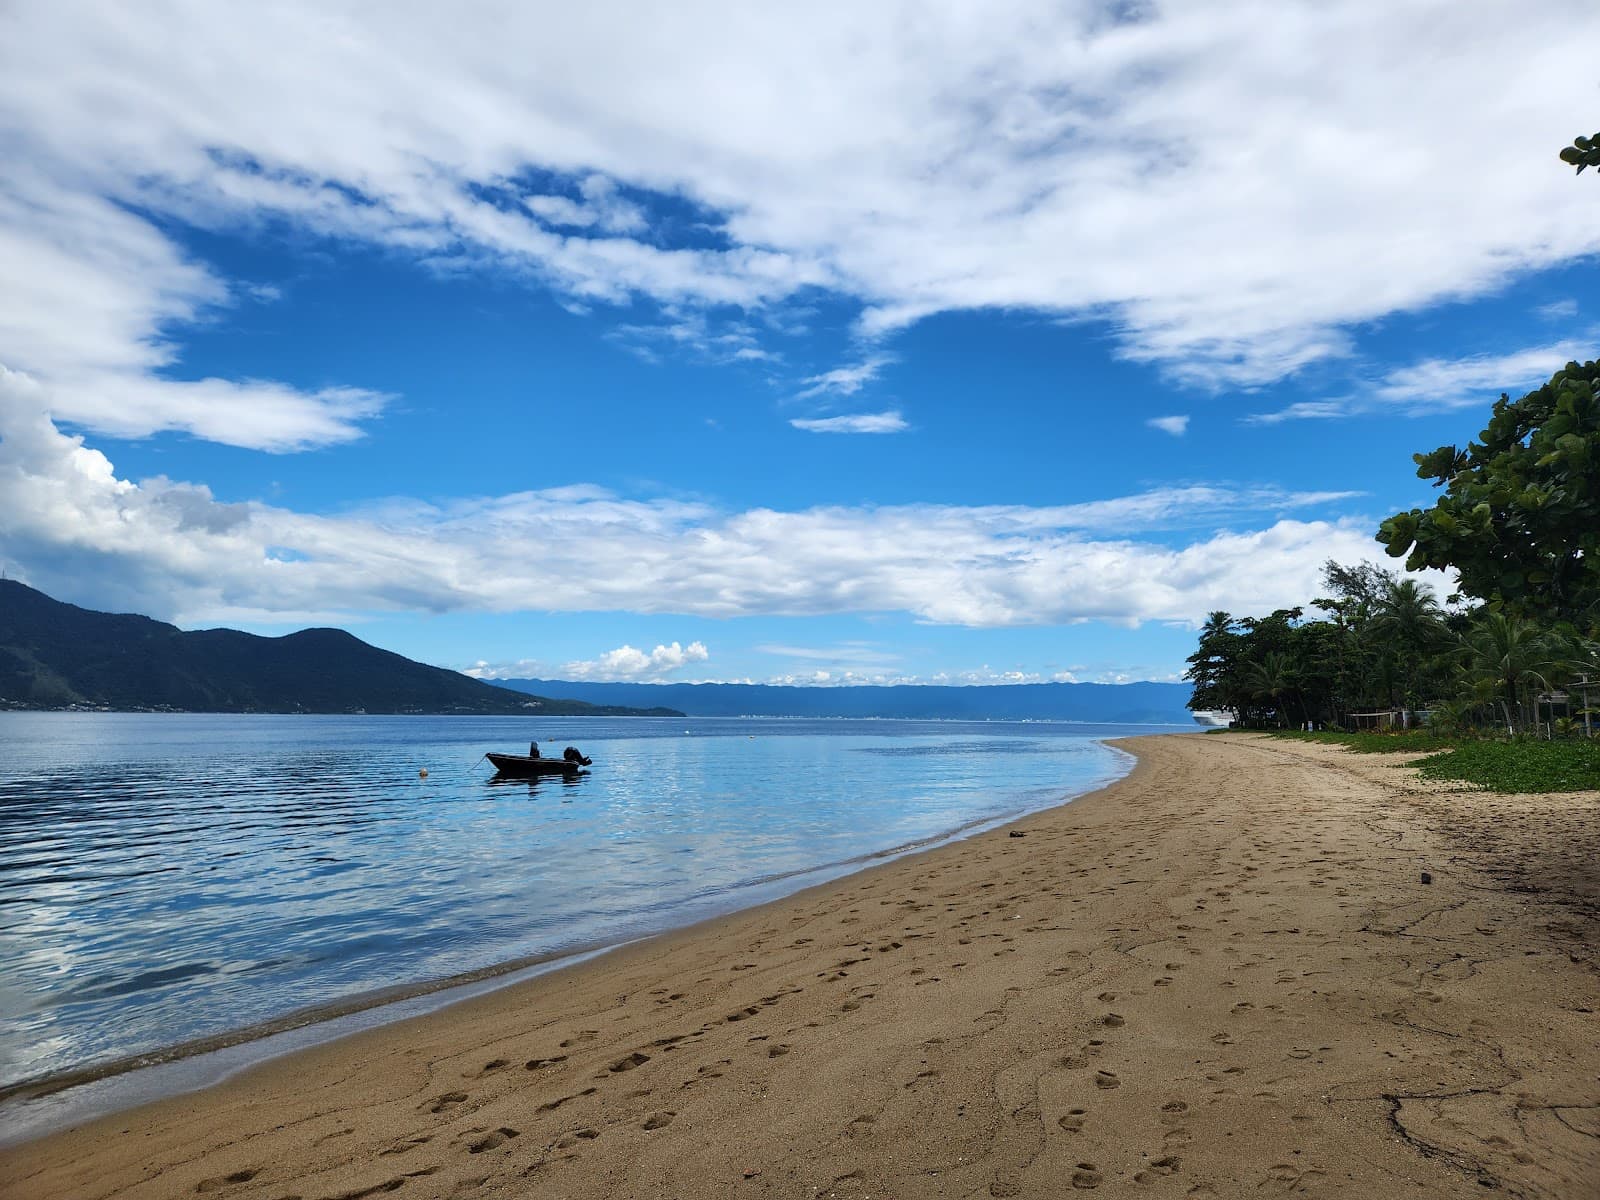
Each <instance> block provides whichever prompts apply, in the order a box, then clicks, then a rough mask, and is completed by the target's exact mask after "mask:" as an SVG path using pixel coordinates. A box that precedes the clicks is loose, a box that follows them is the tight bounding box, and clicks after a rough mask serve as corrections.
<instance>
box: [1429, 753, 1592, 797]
mask: <svg viewBox="0 0 1600 1200" xmlns="http://www.w3.org/2000/svg"><path fill="white" fill-rule="evenodd" d="M1408 765H1410V766H1414V767H1417V768H1418V770H1419V772H1420V774H1421V775H1422V777H1423V778H1424V779H1457V780H1462V781H1464V782H1466V783H1476V784H1478V785H1480V786H1481V787H1485V788H1488V789H1489V790H1490V791H1491V792H1593V791H1600V742H1533V741H1529V742H1461V743H1459V744H1458V745H1456V746H1455V747H1454V748H1453V749H1450V750H1448V751H1446V752H1444V753H1443V754H1435V755H1432V756H1431V757H1428V758H1423V759H1419V760H1417V761H1416V762H1414V763H1410V764H1408Z"/></svg>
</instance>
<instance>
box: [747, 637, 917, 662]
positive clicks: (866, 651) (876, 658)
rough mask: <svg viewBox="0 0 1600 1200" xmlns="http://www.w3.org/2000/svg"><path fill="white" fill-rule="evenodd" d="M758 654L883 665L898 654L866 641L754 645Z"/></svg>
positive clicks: (895, 658)
mask: <svg viewBox="0 0 1600 1200" xmlns="http://www.w3.org/2000/svg"><path fill="white" fill-rule="evenodd" d="M755 649H756V651H757V652H758V653H760V654H773V655H776V656H778V657H779V658H799V659H811V660H815V661H818V662H829V663H856V664H858V665H861V664H867V665H874V666H883V665H886V664H889V663H893V662H898V661H899V658H900V656H899V655H898V654H895V653H893V652H891V651H886V650H883V649H881V648H879V647H877V646H874V645H871V644H869V643H866V642H845V643H843V644H842V645H837V646H784V645H776V644H772V645H762V646H757V647H755Z"/></svg>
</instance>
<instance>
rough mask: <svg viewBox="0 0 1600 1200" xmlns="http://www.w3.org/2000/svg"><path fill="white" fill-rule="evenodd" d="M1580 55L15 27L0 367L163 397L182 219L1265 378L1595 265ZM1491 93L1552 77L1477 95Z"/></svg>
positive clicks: (1339, 4) (735, 18)
mask: <svg viewBox="0 0 1600 1200" xmlns="http://www.w3.org/2000/svg"><path fill="white" fill-rule="evenodd" d="M908 29H914V30H915V36H908V35H907V30H908ZM1596 41H1600V10H1597V9H1596V8H1595V7H1594V6H1593V5H1592V4H1582V3H1574V2H1571V0H1529V2H1528V3H1524V4H1519V5H1515V6H1508V5H1505V4H1501V3H1495V2H1493V0H1463V2H1461V3H1456V4H1451V5H1447V6H1441V5H1439V4H1437V3H1431V2H1426V0H1401V2H1397V3H1393V4H1384V5H1374V4H1372V3H1370V2H1369V0H1316V2H1311V0H1300V2H1295V0H1244V2H1241V3H1237V4H1232V5H1227V6H1222V7H1220V8H1219V7H1218V6H1184V5H1157V4H1149V5H1138V6H1131V7H1128V6H1125V7H1124V9H1123V10H1121V11H1120V12H1119V14H1118V15H1115V16H1111V15H1108V14H1107V12H1106V10H1105V8H1104V6H1103V5H1100V4H1091V3H1069V4H1064V5H1063V4H1046V3H1043V2H1038V3H1027V2H1025V3H1021V4H1016V5H1006V6H986V7H985V8H984V9H983V11H982V12H981V13H978V12H977V11H976V10H974V9H973V8H972V6H971V5H968V4H962V3H956V2H954V0H949V2H945V3H915V4H913V3H910V0H905V2H903V3H886V4H879V5H859V4H851V3H845V2H844V0H835V2H832V3H829V2H822V3H818V4H812V5H805V6H790V7H787V8H771V7H766V8H761V9H759V10H753V9H750V8H748V7H746V6H738V5H730V4H727V3H714V2H709V0H707V2H700V3H684V4H677V5H672V6H670V7H654V8H652V7H646V8H640V7H639V6H638V5H625V4H620V3H616V2H613V3H597V4H591V5H584V6H575V7H569V8H567V9H564V10H560V11H556V10H551V9H549V8H548V7H546V6H537V7H529V6H526V5H516V4H511V3H505V4H500V5H495V4H486V5H479V6H474V7H472V8H468V9H463V10H462V11H461V12H460V13H453V14H452V19H451V20H450V21H449V22H446V23H441V22H440V21H438V20H437V19H436V16H435V14H434V13H432V12H431V11H429V10H427V9H424V8H408V7H404V6H401V7H395V8H392V9H387V10H385V12H384V14H383V20H381V21H377V20H373V19H371V17H370V14H369V13H367V12H365V11H364V10H361V9H358V8H356V7H354V6H339V5H330V4H327V3H324V2H322V0H317V2H316V3H313V2H312V0H299V2H294V0H288V2H285V3H282V4H274V5H271V6H250V7H246V8H240V7H239V6H232V5H207V4H199V3H193V2H186V0H153V2H152V3H148V4H143V5H140V6H139V9H138V16H137V19H135V18H134V17H133V16H132V15H131V14H130V11H129V10H128V9H127V8H126V6H121V5H117V4H114V3H110V2H109V0H101V2H98V3H97V2H95V0H33V2H18V3H13V4H9V5H6V6H5V7H4V8H3V10H0V135H3V136H4V137H5V140H6V144H7V170H6V172H5V173H4V176H3V177H0V259H3V260H4V261H6V262H7V264H8V280H7V289H6V296H5V298H0V362H4V363H6V364H7V365H9V366H11V367H13V368H15V369H20V370H25V371H28V372H30V373H35V374H39V375H41V377H49V376H51V375H52V373H53V372H54V371H55V369H56V367H57V366H59V365H61V364H63V363H64V364H67V365H70V366H72V367H73V368H74V369H79V368H83V367H85V366H86V365H98V366H102V367H103V366H107V365H111V364H114V365H116V367H117V369H118V370H119V371H133V372H145V373H148V372H149V371H150V369H151V366H152V363H158V362H159V361H161V360H163V359H164V357H165V356H168V355H170V347H169V345H168V340H167V339H169V338H170V337H171V336H172V332H171V331H172V329H173V327H174V325H175V324H176V323H181V322H183V321H187V320H191V319H193V318H194V317H195V315H196V314H197V312H199V311H201V310H203V309H205V308H207V307H208V306H214V305H216V304H219V303H226V302H227V301H228V299H229V294H230V289H229V287H228V285H227V284H226V283H225V281H222V280H221V279H219V278H217V277H216V276H215V275H214V273H212V272H211V271H210V270H208V269H207V268H206V267H204V266H203V265H201V264H197V263H195V262H193V261H190V260H189V259H188V258H187V257H186V256H185V255H184V254H183V253H181V252H180V251H178V250H177V249H176V248H175V246H174V244H173V243H172V242H171V240H170V239H169V237H168V235H167V234H166V233H165V232H164V230H165V229H166V228H167V227H169V226H168V223H169V222H190V223H193V224H196V225H200V226H203V227H207V228H220V229H233V228H237V227H239V226H241V225H245V224H252V223H257V222H261V221H265V220H272V221H279V222H284V223H287V224H288V225H289V226H290V227H292V228H294V229H297V230H301V231H305V232H309V233H311V234H313V235H317V236H323V237H328V238H336V239H345V240H350V241H356V242H360V243H364V244H367V245H372V246H378V247H382V248H385V249H387V250H390V251H393V252H395V253H398V254H402V255H410V256H414V257H416V258H418V259H424V260H428V261H441V260H448V261H450V262H452V263H456V264H460V265H462V266H467V267H478V268H482V269H487V270H496V271H500V272H509V273H511V274H513V275H515V276H520V277H525V278H527V279H529V280H531V281H533V282H536V283H538V284H540V285H542V286H546V287H550V288H552V289H554V290H555V291H556V292H557V293H559V294H560V295H562V296H563V297H564V298H565V299H566V301H567V302H568V303H569V304H571V305H574V306H576V307H578V308H588V307H590V306H593V305H598V304H608V303H623V302H628V301H632V300H636V299H640V298H643V299H646V300H649V301H653V302H656V303H659V304H677V305H686V306H694V307H715V306H738V307H741V308H744V309H747V310H756V309H761V308H763V307H766V308H771V307H773V306H779V305H782V304H784V303H786V302H793V301H796V300H797V298H803V297H805V296H808V295H811V294H813V293H817V292H821V293H825V294H829V295H832V296H835V297H842V298H843V299H844V300H846V301H847V302H849V303H850V304H853V305H855V306H857V307H858V308H859V309H860V311H861V318H860V321H859V330H860V332H861V333H862V334H863V335H864V336H867V337H874V336H881V335H884V334H887V333H889V332H892V331H893V330H895V329H897V328H901V327H903V326H904V325H906V324H908V323H909V322H912V321H915V320H918V319H922V318H925V317H927V316H929V315H931V314H936V313H940V312H950V311H959V310H979V309H1005V310H1019V309H1020V310H1029V311H1036V312H1043V313H1047V314H1052V315H1060V316H1065V317H1085V316H1091V317H1095V318H1099V319H1104V320H1105V321H1107V322H1108V323H1109V325H1110V327H1111V329H1112V331H1113V333H1114V335H1115V337H1116V338H1117V339H1118V345H1119V346H1120V352H1121V353H1123V354H1124V355H1126V356H1127V357H1129V358H1132V359H1135V360H1140V361H1149V362H1154V363H1158V364H1161V365H1162V366H1163V367H1165V368H1166V369H1167V370H1169V371H1170V372H1171V373H1173V374H1174V375H1175V376H1177V377H1178V378H1180V379H1183V380H1187V381H1190V382H1193V383H1197V384H1203V385H1209V386H1217V385H1222V386H1227V385H1233V386H1250V385H1253V384H1258V383H1262V382H1266V381H1270V380H1274V379H1277V378H1280V377H1282V376H1283V375H1285V374H1287V373H1290V372H1293V371H1296V370H1298V369H1300V368H1302V367H1305V366H1307V365H1309V364H1311V363H1315V362H1317V361H1319V360H1322V359H1327V358H1329V357H1331V356H1337V355H1341V354H1345V353H1347V352H1348V349H1349V338H1348V335H1347V333H1346V331H1347V330H1348V329H1350V328H1351V327H1353V326H1356V325H1359V324H1360V323H1362V322H1367V321H1370V320H1373V319H1375V318H1379V317H1382V316H1384V315H1386V314H1389V313H1394V312H1399V311H1416V310H1419V309H1422V308H1425V307H1427V306H1428V305H1430V304H1432V303H1435V302H1438V301H1440V300H1442V299H1447V298H1448V299H1451V300H1459V299H1461V298H1465V297H1471V296H1475V295H1481V294H1484V293H1487V292H1490V291H1493V290H1494V289H1497V288H1499V287H1501V286H1502V285H1504V284H1505V283H1506V281H1507V280H1509V279H1511V278H1513V277H1514V276H1515V275H1516V274H1518V273H1519V272H1526V271H1529V270H1533V269H1537V268H1541V267H1545V266H1549V265H1552V264H1558V263H1563V262H1569V261H1573V260H1575V259H1577V258H1580V257H1582V256H1585V255H1589V254H1593V253H1595V252H1596V251H1597V250H1600V227H1597V226H1596V224H1595V222H1594V221H1593V220H1592V219H1591V217H1592V207H1593V197H1592V196H1591V195H1590V194H1589V189H1585V188H1583V187H1581V186H1574V185H1573V182H1572V180H1571V178H1570V176H1569V175H1568V174H1567V173H1564V172H1561V171H1559V170H1554V169H1551V165H1550V152H1549V146H1550V145H1551V134H1550V128H1551V124H1550V114H1551V113H1552V112H1563V113H1568V112H1576V111H1581V110H1583V109H1584V108H1586V107H1587V106H1589V105H1590V103H1591V101H1592V91H1593V89H1592V77H1591V76H1590V74H1589V73H1588V72H1587V71H1586V70H1584V69H1583V67H1584V65H1585V64H1586V62H1587V60H1586V59H1585V58H1584V57H1583V51H1582V50H1581V47H1583V46H1585V45H1591V44H1594V43H1595V42H1596ZM174 45H182V46H183V47H184V48H185V52H184V53H183V54H181V55H175V54H173V53H172V47H173V46H174ZM1418 46H1426V47H1427V48H1428V54H1427V56H1426V63H1425V68H1424V69H1418V59H1417V51H1416V48H1417V47H1418ZM1507 62H1515V63H1517V64H1518V70H1519V72H1520V73H1521V75H1522V76H1523V77H1525V78H1531V79H1538V80H1539V81H1540V86H1539V87H1538V88H1496V87H1486V86H1484V81H1485V80H1488V79H1493V78H1495V77H1496V76H1497V75H1499V74H1501V73H1502V72H1503V67H1504V64H1505V63H1507ZM1219 64H1225V69H1223V67H1222V66H1220V65H1219ZM419 79H426V80H427V81H428V86H427V87H425V88H419V87H418V86H417V83H416V81H417V80H419ZM729 95H737V96H738V97H739V102H738V103H737V104H730V103H728V102H727V97H728V96H729ZM1441 113H1447V114H1449V121H1448V125H1449V127H1450V128H1452V129H1471V130H1472V156H1473V168H1474V169H1473V174H1472V181H1471V186H1462V182H1461V178H1460V172H1459V170H1458V168H1459V155H1460V148H1459V146H1458V144H1457V142H1456V140H1454V139H1452V138H1451V137H1448V136H1441V134H1440V130H1441V124H1440V114H1441ZM662 214H668V215H666V216H663V215H662ZM1440 230H1448V231H1449V236H1448V237H1442V236H1440V235H1439V231H1440ZM19 246H20V250H21V253H22V254H23V255H25V257H22V258H19V257H17V255H18V252H19V251H18V248H19ZM752 349H753V348H752ZM869 361H870V360H869ZM861 369H862V368H859V367H857V368H840V369H839V371H835V372H828V373H825V374H823V375H818V376H813V377H812V379H811V380H810V381H809V382H808V384H807V387H808V388H821V389H823V391H822V392H818V393H817V394H825V393H828V392H832V393H834V394H845V395H848V394H850V393H851V391H852V390H853V388H854V387H859V386H860V383H859V382H857V381H856V377H855V376H852V375H851V374H850V372H851V371H852V370H856V371H860V370H861ZM354 382H356V383H359V381H354ZM323 402H324V401H319V400H318V399H317V397H315V396H312V397H309V398H308V399H307V403H308V405H310V406H311V407H315V406H316V405H317V404H319V403H323ZM174 403H175V404H177V405H178V407H179V408H180V409H181V407H182V405H181V402H179V401H177V400H175V401H174ZM335 424H336V425H337V424H338V420H337V419H336V420H335ZM180 427H184V426H181V423H180ZM203 436H210V434H209V433H207V434H203ZM320 436H323V434H320V433H316V432H315V431H313V433H312V434H311V436H310V440H315V439H316V438H317V437H320ZM297 439H300V440H306V439H304V438H301V435H299V434H297V433H294V432H289V433H280V434H278V435H276V440H277V442H279V443H282V444H293V443H295V442H296V440H297Z"/></svg>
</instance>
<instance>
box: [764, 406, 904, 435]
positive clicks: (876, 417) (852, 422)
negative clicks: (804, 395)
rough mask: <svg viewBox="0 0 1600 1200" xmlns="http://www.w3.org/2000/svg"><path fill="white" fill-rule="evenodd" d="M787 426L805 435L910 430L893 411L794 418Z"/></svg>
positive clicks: (895, 411)
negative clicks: (802, 430) (801, 431)
mask: <svg viewBox="0 0 1600 1200" xmlns="http://www.w3.org/2000/svg"><path fill="white" fill-rule="evenodd" d="M789 424H791V425H793V426H794V427H795V428H796V429H804V430H805V431H806V432H807V433H901V432H903V431H905V430H906V429H909V428H910V426H909V425H907V424H906V421H905V418H904V417H902V416H901V415H900V413H899V412H898V410H895V409H890V410H889V411H888V412H880V413H853V414H851V415H849V416H843V417H811V418H806V417H796V418H795V419H794V420H792V421H790V422H789Z"/></svg>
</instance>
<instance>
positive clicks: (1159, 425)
mask: <svg viewBox="0 0 1600 1200" xmlns="http://www.w3.org/2000/svg"><path fill="white" fill-rule="evenodd" d="M1145 424H1146V425H1148V426H1150V428H1151V429H1159V430H1161V432H1162V433H1170V434H1171V435H1172V436H1173V437H1182V436H1183V435H1184V434H1186V433H1188V432H1189V418H1188V417H1187V416H1181V417H1151V418H1150V419H1149V420H1148V421H1146V422H1145Z"/></svg>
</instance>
